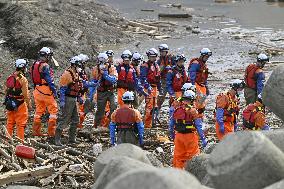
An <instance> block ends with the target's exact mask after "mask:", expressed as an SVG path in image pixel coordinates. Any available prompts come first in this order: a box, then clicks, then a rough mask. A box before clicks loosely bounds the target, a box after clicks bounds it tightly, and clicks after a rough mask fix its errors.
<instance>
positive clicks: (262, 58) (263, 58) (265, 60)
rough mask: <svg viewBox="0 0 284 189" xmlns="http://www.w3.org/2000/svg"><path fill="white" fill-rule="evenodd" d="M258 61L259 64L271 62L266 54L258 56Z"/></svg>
mask: <svg viewBox="0 0 284 189" xmlns="http://www.w3.org/2000/svg"><path fill="white" fill-rule="evenodd" d="M257 61H258V62H269V58H268V56H266V55H265V54H263V53H261V54H259V55H258V56H257Z"/></svg>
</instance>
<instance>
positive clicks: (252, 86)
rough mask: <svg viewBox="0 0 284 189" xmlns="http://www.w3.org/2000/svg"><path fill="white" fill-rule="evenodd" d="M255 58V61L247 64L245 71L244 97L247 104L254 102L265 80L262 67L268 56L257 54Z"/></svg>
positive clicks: (267, 60)
mask: <svg viewBox="0 0 284 189" xmlns="http://www.w3.org/2000/svg"><path fill="white" fill-rule="evenodd" d="M256 60H257V62H256V63H255V64H250V65H248V67H247V68H246V71H245V83H246V88H245V99H246V104H247V105H249V104H251V103H254V102H256V100H257V96H258V95H259V94H260V93H261V92H262V89H263V87H264V82H265V75H264V72H263V70H262V69H263V67H264V66H265V64H266V63H267V62H269V58H268V57H267V56H266V55H265V54H259V55H258V56H257V59H256Z"/></svg>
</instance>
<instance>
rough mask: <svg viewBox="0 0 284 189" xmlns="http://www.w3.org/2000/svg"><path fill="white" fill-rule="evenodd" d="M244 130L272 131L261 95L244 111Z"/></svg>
mask: <svg viewBox="0 0 284 189" xmlns="http://www.w3.org/2000/svg"><path fill="white" fill-rule="evenodd" d="M243 129H244V130H270V127H269V126H268V125H267V124H266V120H265V107H264V105H263V104H262V100H261V94H259V95H258V100H257V101H256V102H255V103H253V104H249V105H248V106H247V107H246V108H245V109H244V111H243Z"/></svg>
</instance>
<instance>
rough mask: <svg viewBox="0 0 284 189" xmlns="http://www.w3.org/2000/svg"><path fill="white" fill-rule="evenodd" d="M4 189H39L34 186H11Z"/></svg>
mask: <svg viewBox="0 0 284 189" xmlns="http://www.w3.org/2000/svg"><path fill="white" fill-rule="evenodd" d="M6 189H40V188H39V187H36V186H26V185H11V186H8V187H7V188H6Z"/></svg>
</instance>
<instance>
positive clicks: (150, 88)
mask: <svg viewBox="0 0 284 189" xmlns="http://www.w3.org/2000/svg"><path fill="white" fill-rule="evenodd" d="M152 90H153V89H152V87H151V86H149V88H148V89H147V91H148V94H151V93H152Z"/></svg>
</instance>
